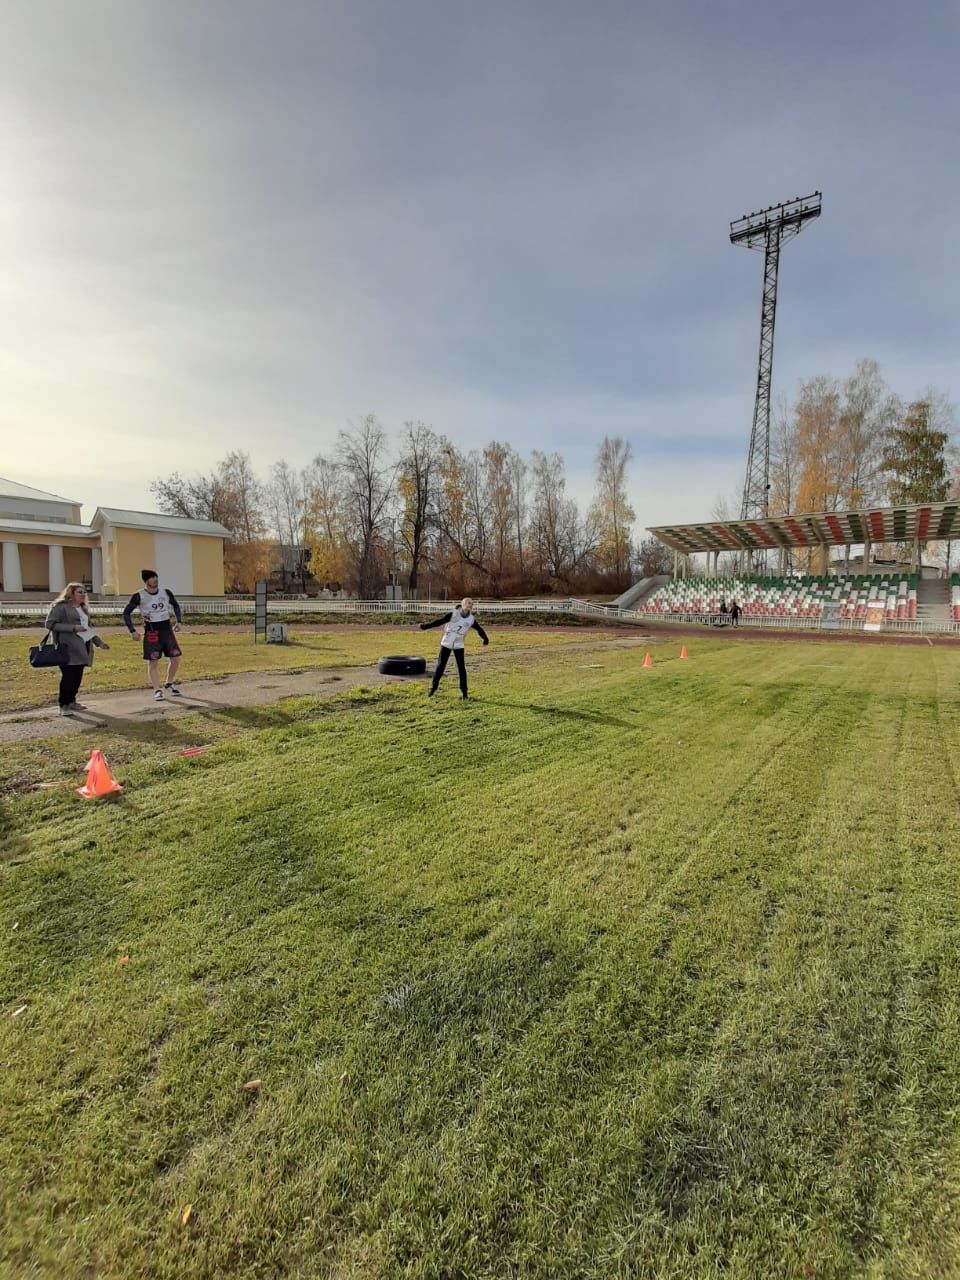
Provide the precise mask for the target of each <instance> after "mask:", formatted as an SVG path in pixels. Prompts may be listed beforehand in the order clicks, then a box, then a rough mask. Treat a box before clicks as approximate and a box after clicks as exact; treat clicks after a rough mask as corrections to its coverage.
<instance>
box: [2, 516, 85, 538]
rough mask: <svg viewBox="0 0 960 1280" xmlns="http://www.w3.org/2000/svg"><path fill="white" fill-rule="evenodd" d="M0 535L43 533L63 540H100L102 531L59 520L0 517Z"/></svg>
mask: <svg viewBox="0 0 960 1280" xmlns="http://www.w3.org/2000/svg"><path fill="white" fill-rule="evenodd" d="M0 533H43V534H51V533H52V534H54V535H56V536H59V537H61V538H99V537H100V531H99V530H98V529H91V528H90V527H89V525H85V524H66V523H62V524H61V523H60V521H58V520H7V519H5V518H4V517H3V516H0Z"/></svg>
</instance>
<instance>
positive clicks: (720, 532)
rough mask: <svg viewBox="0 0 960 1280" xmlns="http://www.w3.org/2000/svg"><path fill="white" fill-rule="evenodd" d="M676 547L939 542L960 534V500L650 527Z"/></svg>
mask: <svg viewBox="0 0 960 1280" xmlns="http://www.w3.org/2000/svg"><path fill="white" fill-rule="evenodd" d="M648 532H649V533H652V534H653V535H654V536H655V537H657V538H659V539H660V541H661V542H664V543H666V545H667V546H668V547H673V549H674V550H675V551H683V552H689V553H695V552H698V551H757V550H761V551H762V550H763V549H764V548H766V547H823V546H826V547H843V546H847V545H848V544H849V545H859V544H862V543H864V542H865V541H866V540H867V539H868V538H869V540H870V542H871V543H877V542H912V541H913V540H914V538H919V539H920V540H921V541H930V542H936V541H939V540H941V539H945V538H955V537H960V502H957V501H956V500H951V501H950V502H928V503H920V504H918V505H917V506H910V507H869V508H865V509H863V510H859V511H818V512H811V513H803V514H797V515H785V516H766V517H759V518H757V519H755V520H719V521H715V520H703V521H700V522H698V523H696V524H671V525H659V526H657V527H656V528H653V527H651V528H650V529H649V530H648Z"/></svg>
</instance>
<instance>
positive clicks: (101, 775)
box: [77, 751, 123, 800]
mask: <svg viewBox="0 0 960 1280" xmlns="http://www.w3.org/2000/svg"><path fill="white" fill-rule="evenodd" d="M122 790H123V787H121V785H120V783H119V782H117V780H116V778H115V777H114V776H113V774H112V773H111V772H110V766H109V765H108V764H107V760H106V757H105V756H104V754H103V752H102V751H91V752H90V759H89V760H88V761H87V780H86V782H85V783H84V785H83V786H82V787H77V795H81V796H83V798H84V800H96V799H98V798H99V797H100V796H109V795H112V794H113V792H114V791H122Z"/></svg>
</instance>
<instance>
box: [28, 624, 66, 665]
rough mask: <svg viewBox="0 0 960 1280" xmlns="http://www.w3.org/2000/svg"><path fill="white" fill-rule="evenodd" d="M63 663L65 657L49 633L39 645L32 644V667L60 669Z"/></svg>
mask: <svg viewBox="0 0 960 1280" xmlns="http://www.w3.org/2000/svg"><path fill="white" fill-rule="evenodd" d="M48 641H49V643H48ZM62 663H63V657H62V655H61V653H60V650H59V649H58V648H57V646H56V645H55V644H54V643H53V640H52V638H51V635H50V632H49V631H48V632H47V634H46V635H45V636H44V637H43V639H42V640H41V641H40V643H39V644H32V645H31V646H30V665H31V667H59V666H61V665H62Z"/></svg>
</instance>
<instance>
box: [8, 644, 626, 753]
mask: <svg viewBox="0 0 960 1280" xmlns="http://www.w3.org/2000/svg"><path fill="white" fill-rule="evenodd" d="M572 639H573V644H571V645H570V646H569V648H571V649H575V648H579V649H584V648H592V646H590V645H588V644H585V643H584V639H582V638H581V637H580V636H575V637H572ZM649 643H650V639H649V637H643V636H630V637H624V638H618V639H616V640H614V639H604V640H603V641H602V644H603V648H604V650H607V649H611V648H613V649H629V648H634V647H636V646H637V645H643V644H649ZM559 651H560V650H559V647H558V646H557V645H542V646H537V647H534V648H530V649H513V650H509V651H507V652H506V653H503V654H493V653H491V654H486V653H484V654H483V655H482V657H481V656H480V655H479V654H477V655H474V656H473V660H472V662H470V663H469V664H468V670H469V671H470V672H471V673H472V674H474V675H476V674H478V673H479V671H480V670H483V669H493V670H496V669H497V668H499V667H504V666H516V665H518V664H520V663H523V662H526V661H528V660H529V658H530V655H531V654H544V655H550V654H557V653H558V652H559ZM432 669H433V667H432V663H428V668H427V674H426V675H424V676H413V677H410V676H406V677H398V676H383V675H381V674H380V673H379V671H378V670H377V667H376V664H375V663H372V664H367V665H366V666H362V667H315V668H313V669H311V670H310V671H304V670H302V669H298V670H297V671H242V672H238V673H237V674H235V675H227V676H213V677H211V678H210V679H207V680H185V681H183V682H182V683H181V685H180V687H181V689H182V690H183V695H182V697H180V698H173V697H170V696H169V695H168V696H167V697H166V698H164V700H163V701H162V702H155V701H154V698H153V694H152V692H151V690H150V689H148V688H146V687H141V688H137V689H122V690H119V691H117V692H113V693H96V692H94V691H93V690H91V691H89V692H88V691H87V690H82V691H81V697H82V700H83V704H84V707H85V708H86V709H85V710H84V711H81V712H78V713H77V715H75V716H59V715H58V714H57V711H56V708H55V707H49V706H48V707H42V708H40V709H38V710H35V711H16V712H10V713H8V714H6V715H2V716H0V745H2V744H4V743H8V742H27V741H30V740H36V739H40V738H65V737H68V736H70V735H71V734H80V733H88V732H90V730H93V729H102V728H104V727H105V726H109V725H110V723H111V722H112V721H116V720H120V721H137V722H138V723H139V724H149V723H150V722H151V721H153V722H155V723H159V722H161V721H163V720H167V719H171V718H173V719H175V718H177V717H181V716H189V715H192V714H195V713H196V712H204V711H206V712H216V711H225V710H229V709H232V708H234V707H259V706H265V705H268V704H270V703H274V702H282V701H283V699H285V698H303V697H315V698H332V697H335V696H336V695H337V694H340V693H346V692H347V691H348V690H350V689H353V688H355V687H356V686H357V685H366V686H367V687H368V688H371V687H375V686H380V685H389V684H410V683H411V682H412V683H416V684H421V683H424V682H426V680H427V679H428V678H429V676H430V674H431V673H432ZM450 687H451V689H452V688H453V687H454V684H453V682H452V681H451V682H450Z"/></svg>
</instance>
